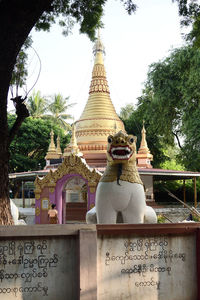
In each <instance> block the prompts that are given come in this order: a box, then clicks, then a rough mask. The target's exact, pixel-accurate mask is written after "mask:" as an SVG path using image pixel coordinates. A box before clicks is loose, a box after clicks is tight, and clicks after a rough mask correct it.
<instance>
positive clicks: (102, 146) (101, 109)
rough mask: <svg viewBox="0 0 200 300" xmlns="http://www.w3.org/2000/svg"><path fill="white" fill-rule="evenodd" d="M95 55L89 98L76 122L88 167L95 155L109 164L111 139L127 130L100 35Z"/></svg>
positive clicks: (78, 142)
mask: <svg viewBox="0 0 200 300" xmlns="http://www.w3.org/2000/svg"><path fill="white" fill-rule="evenodd" d="M93 52H94V55H95V61H94V67H93V71H92V80H91V84H90V90H89V98H88V101H87V103H86V105H85V108H84V110H83V113H82V115H81V117H80V119H79V120H78V121H77V122H76V137H77V144H78V146H79V149H80V150H81V151H82V152H83V155H84V157H85V158H86V161H87V162H88V163H89V156H92V157H93V158H92V160H93V161H95V155H97V156H98V157H99V158H100V156H101V155H102V157H104V158H105V162H106V154H105V153H106V149H107V137H108V136H109V135H110V134H115V133H116V130H117V131H119V130H125V129H124V124H123V122H122V121H121V120H120V119H119V117H118V115H117V113H116V111H115V108H114V106H113V104H112V101H111V99H110V91H109V87H108V82H107V78H106V71H105V67H104V61H103V54H104V53H105V50H104V45H103V43H102V41H101V39H100V34H99V33H98V38H97V40H96V42H95V45H94V48H93ZM87 158H88V160H87ZM104 158H103V159H104Z"/></svg>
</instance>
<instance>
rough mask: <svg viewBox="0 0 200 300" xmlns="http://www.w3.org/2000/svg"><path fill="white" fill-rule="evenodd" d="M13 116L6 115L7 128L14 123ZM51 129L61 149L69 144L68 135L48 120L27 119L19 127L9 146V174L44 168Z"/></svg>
mask: <svg viewBox="0 0 200 300" xmlns="http://www.w3.org/2000/svg"><path fill="white" fill-rule="evenodd" d="M15 118H16V117H15V116H14V115H8V124H9V127H11V126H12V124H13V123H14V121H15ZM51 129H53V131H54V132H55V138H56V137H57V136H60V140H61V149H62V150H63V149H64V147H65V145H66V144H67V143H68V142H69V135H67V136H66V135H65V134H64V132H63V130H62V129H61V128H60V127H59V126H56V125H53V126H52V124H51V122H50V121H48V120H42V119H35V118H32V117H29V118H27V119H26V120H25V121H24V122H23V124H22V126H21V127H20V129H19V131H18V134H17V136H16V137H15V139H14V140H13V141H12V143H11V145H10V149H9V150H10V169H9V172H10V173H14V172H24V171H29V170H37V169H38V168H43V167H44V166H45V159H44V157H45V155H46V153H47V151H48V147H49V143H50V132H51Z"/></svg>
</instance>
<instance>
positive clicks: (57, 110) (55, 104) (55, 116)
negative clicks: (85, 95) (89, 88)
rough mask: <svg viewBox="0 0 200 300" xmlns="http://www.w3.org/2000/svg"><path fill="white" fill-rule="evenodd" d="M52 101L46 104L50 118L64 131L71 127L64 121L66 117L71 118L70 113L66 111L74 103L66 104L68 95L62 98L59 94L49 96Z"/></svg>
mask: <svg viewBox="0 0 200 300" xmlns="http://www.w3.org/2000/svg"><path fill="white" fill-rule="evenodd" d="M51 99H52V100H53V101H52V103H51V104H50V105H49V106H48V111H49V112H50V116H48V117H50V119H51V120H52V122H53V123H54V124H57V125H59V126H60V127H61V128H63V129H64V130H65V131H68V130H70V129H71V126H70V124H69V123H68V122H67V121H66V120H68V119H73V117H72V115H70V114H69V113H66V112H67V110H68V109H69V108H71V107H73V106H74V105H75V104H76V103H70V104H68V103H67V102H68V100H69V97H66V98H64V97H63V96H62V95H61V94H55V95H54V96H53V97H51Z"/></svg>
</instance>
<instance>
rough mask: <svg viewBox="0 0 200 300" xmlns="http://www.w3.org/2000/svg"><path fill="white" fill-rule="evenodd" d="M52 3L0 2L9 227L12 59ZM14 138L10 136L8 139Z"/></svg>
mask: <svg viewBox="0 0 200 300" xmlns="http://www.w3.org/2000/svg"><path fill="white" fill-rule="evenodd" d="M52 2H53V0H29V1H27V0H1V1H0V225H11V224H13V220H12V216H11V212H10V200H9V187H8V186H9V185H8V182H9V179H8V163H9V150H8V148H9V142H10V140H9V132H8V124H7V96H8V90H9V85H10V80H11V76H12V71H13V68H14V65H15V62H16V57H17V55H18V53H19V51H20V49H21V47H22V45H23V44H24V42H25V40H26V39H27V37H28V35H29V33H30V31H31V29H32V28H33V27H34V25H35V23H36V22H37V21H38V19H39V18H40V16H41V15H42V13H43V12H44V11H45V10H47V9H50V4H51V3H52ZM12 138H14V136H12Z"/></svg>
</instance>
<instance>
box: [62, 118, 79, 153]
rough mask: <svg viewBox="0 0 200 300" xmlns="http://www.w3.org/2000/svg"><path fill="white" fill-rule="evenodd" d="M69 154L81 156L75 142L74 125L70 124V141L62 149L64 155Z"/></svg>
mask: <svg viewBox="0 0 200 300" xmlns="http://www.w3.org/2000/svg"><path fill="white" fill-rule="evenodd" d="M71 154H75V155H78V156H82V153H81V152H80V151H79V148H78V145H77V142H76V125H75V124H73V125H72V136H71V140H70V143H69V144H68V145H67V147H66V148H65V150H64V157H65V156H69V155H71Z"/></svg>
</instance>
